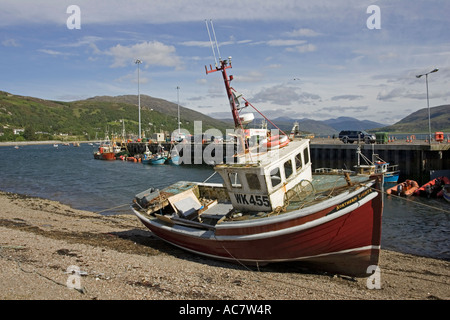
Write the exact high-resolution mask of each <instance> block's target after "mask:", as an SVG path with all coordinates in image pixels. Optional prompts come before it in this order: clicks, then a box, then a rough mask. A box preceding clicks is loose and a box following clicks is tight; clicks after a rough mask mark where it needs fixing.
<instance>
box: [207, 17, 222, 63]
mask: <svg viewBox="0 0 450 320" xmlns="http://www.w3.org/2000/svg"><path fill="white" fill-rule="evenodd" d="M209 21H210V22H211V29H212V32H213V35H214V41H215V42H216V48H217V54H218V55H219V61H222V57H221V56H220V50H219V43H218V42H217V38H216V31H215V30H214V25H213V22H212V20H211V19H210V20H209Z"/></svg>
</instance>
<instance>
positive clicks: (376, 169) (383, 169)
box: [355, 146, 400, 183]
mask: <svg viewBox="0 0 450 320" xmlns="http://www.w3.org/2000/svg"><path fill="white" fill-rule="evenodd" d="M372 147H373V146H372ZM356 153H357V158H358V163H357V165H355V171H356V172H357V173H360V174H375V173H380V174H382V175H383V180H384V183H396V182H398V178H399V176H400V170H398V165H392V164H390V163H389V162H386V161H384V160H383V159H381V158H380V157H379V155H378V154H376V153H372V160H369V159H368V158H367V157H366V156H364V155H363V154H362V152H361V147H360V146H358V147H357V149H356ZM361 159H362V160H363V161H364V162H365V163H362V162H361Z"/></svg>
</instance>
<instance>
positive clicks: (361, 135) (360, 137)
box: [339, 130, 376, 143]
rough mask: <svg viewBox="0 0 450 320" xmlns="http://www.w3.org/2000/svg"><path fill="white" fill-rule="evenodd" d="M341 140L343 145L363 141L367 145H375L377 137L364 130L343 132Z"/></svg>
mask: <svg viewBox="0 0 450 320" xmlns="http://www.w3.org/2000/svg"><path fill="white" fill-rule="evenodd" d="M339 139H340V140H341V141H342V142H343V143H353V142H355V141H361V142H365V143H375V141H376V137H375V135H373V134H370V133H367V132H366V131H364V130H355V131H352V130H343V131H341V132H339Z"/></svg>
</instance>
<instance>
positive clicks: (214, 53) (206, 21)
mask: <svg viewBox="0 0 450 320" xmlns="http://www.w3.org/2000/svg"><path fill="white" fill-rule="evenodd" d="M205 23H206V30H208V36H209V42H210V43H211V49H212V52H213V55H214V61H215V63H216V68H217V67H218V64H217V58H216V51H215V50H214V45H213V42H212V39H211V33H210V32H209V27H208V20H206V19H205ZM211 27H212V20H211ZM215 37H216V35H215V33H214V38H215ZM216 44H217V40H216Z"/></svg>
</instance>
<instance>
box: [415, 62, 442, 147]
mask: <svg viewBox="0 0 450 320" xmlns="http://www.w3.org/2000/svg"><path fill="white" fill-rule="evenodd" d="M438 71H439V69H438V68H435V69H433V70H431V71H430V72H427V73H424V74H418V75H417V76H416V78H420V77H422V76H425V82H426V84H427V106H428V131H429V134H430V137H429V140H428V141H429V142H430V145H431V120H430V99H429V98H428V75H429V74H430V73H434V72H438Z"/></svg>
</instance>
